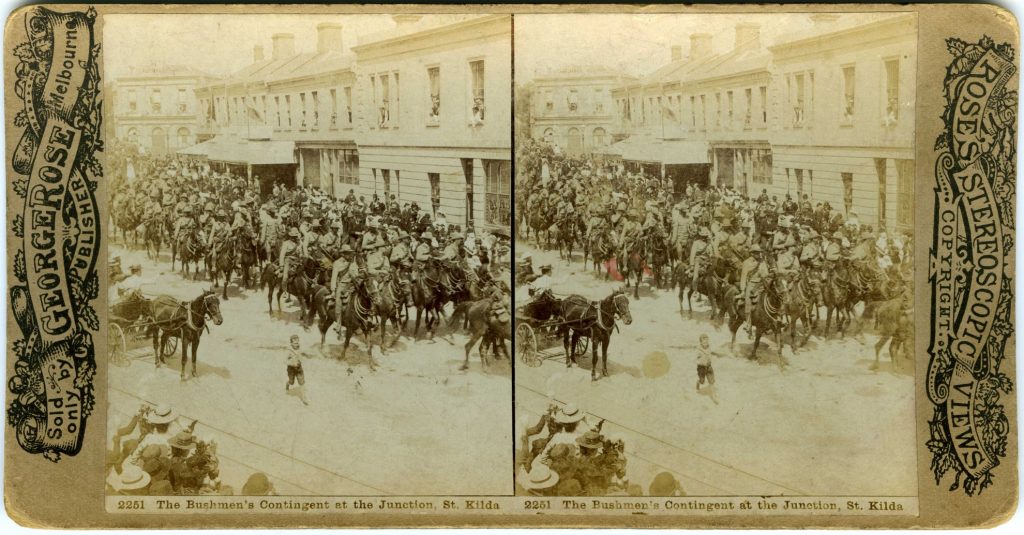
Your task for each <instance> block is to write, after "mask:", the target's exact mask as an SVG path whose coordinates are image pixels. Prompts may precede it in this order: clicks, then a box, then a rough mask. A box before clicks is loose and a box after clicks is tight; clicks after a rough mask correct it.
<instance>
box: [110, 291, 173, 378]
mask: <svg viewBox="0 0 1024 535" xmlns="http://www.w3.org/2000/svg"><path fill="white" fill-rule="evenodd" d="M149 304H150V300H149V299H147V298H145V297H144V296H142V294H140V293H138V292H131V293H128V294H127V295H125V296H123V297H122V298H121V299H119V300H118V301H117V302H115V303H114V304H113V305H112V306H111V307H110V316H109V318H110V325H109V327H108V329H107V352H108V355H109V357H110V362H111V363H112V364H114V365H116V366H128V365H130V364H131V361H132V358H133V354H134V353H138V351H139V350H141V349H143V348H149V347H152V338H153V329H155V328H156V323H155V322H154V321H153V317H152V315H151V312H150V307H149ZM160 349H161V351H160V352H161V354H162V356H163V357H167V356H169V355H172V354H173V353H174V352H175V351H176V350H177V349H178V338H177V337H173V336H170V337H168V338H167V340H165V341H164V344H163V347H161V348H160ZM134 356H135V357H139V356H142V355H134Z"/></svg>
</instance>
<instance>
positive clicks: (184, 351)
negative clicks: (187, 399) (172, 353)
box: [179, 327, 189, 381]
mask: <svg viewBox="0 0 1024 535" xmlns="http://www.w3.org/2000/svg"><path fill="white" fill-rule="evenodd" d="M179 336H180V337H181V340H180V341H181V380H182V381H184V380H185V365H186V364H188V344H189V340H188V339H187V338H185V328H184V327H182V328H181V331H180V334H179Z"/></svg>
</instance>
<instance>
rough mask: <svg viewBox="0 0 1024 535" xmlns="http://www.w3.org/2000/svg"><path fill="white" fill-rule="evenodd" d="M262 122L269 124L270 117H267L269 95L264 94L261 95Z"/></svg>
mask: <svg viewBox="0 0 1024 535" xmlns="http://www.w3.org/2000/svg"><path fill="white" fill-rule="evenodd" d="M260 122H262V123H263V124H268V123H269V122H270V118H269V117H267V96H266V95H263V96H261V97H260Z"/></svg>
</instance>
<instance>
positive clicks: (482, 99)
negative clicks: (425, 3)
mask: <svg viewBox="0 0 1024 535" xmlns="http://www.w3.org/2000/svg"><path fill="white" fill-rule="evenodd" d="M395 19H396V22H398V25H397V27H396V28H394V29H392V30H391V31H388V32H386V33H384V34H381V35H375V36H369V37H367V38H365V39H361V40H360V43H359V44H358V45H357V46H356V47H354V48H353V49H352V50H353V52H355V54H356V61H357V65H358V71H359V72H358V76H357V79H356V89H355V91H356V94H357V106H358V107H359V113H358V114H357V115H358V119H357V122H358V124H357V134H356V136H357V142H358V146H359V171H360V175H359V188H358V189H357V192H358V193H362V194H366V195H369V194H372V193H377V194H379V195H382V196H383V195H388V196H390V195H395V196H396V197H397V198H398V199H399V200H400V202H416V203H417V204H419V206H420V207H421V208H423V209H425V210H427V211H430V212H433V213H434V214H436V213H437V212H438V211H443V212H444V213H445V215H446V218H447V219H448V221H450V222H455V223H460V224H465V223H469V222H473V223H474V224H475V226H477V227H481V226H495V227H503V228H508V226H509V224H510V214H511V156H510V155H511V150H512V140H511V132H510V125H511V124H512V115H511V109H510V106H509V103H510V102H511V101H512V99H511V91H512V89H511V88H512V83H511V82H512V81H511V72H512V71H511V67H512V66H511V58H512V53H511V49H512V19H511V16H510V15H483V16H476V15H473V16H464V15H449V16H445V15H437V16H432V17H425V18H422V19H421V18H420V17H418V16H415V15H397V16H395Z"/></svg>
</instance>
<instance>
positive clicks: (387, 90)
mask: <svg viewBox="0 0 1024 535" xmlns="http://www.w3.org/2000/svg"><path fill="white" fill-rule="evenodd" d="M379 81H380V100H378V101H377V126H379V127H381V128H387V127H388V122H389V121H390V120H391V102H390V100H391V84H390V83H389V82H388V75H386V74H385V75H383V76H380V78H379Z"/></svg>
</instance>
